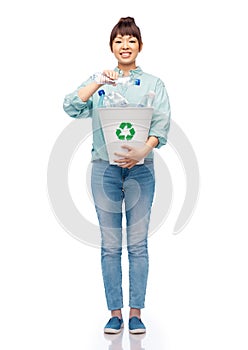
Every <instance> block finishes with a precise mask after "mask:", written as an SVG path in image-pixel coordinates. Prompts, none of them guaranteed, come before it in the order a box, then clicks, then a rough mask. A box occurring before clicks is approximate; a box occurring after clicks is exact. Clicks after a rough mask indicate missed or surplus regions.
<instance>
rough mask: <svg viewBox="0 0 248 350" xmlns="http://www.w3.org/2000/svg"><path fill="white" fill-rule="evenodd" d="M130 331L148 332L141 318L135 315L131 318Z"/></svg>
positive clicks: (133, 332) (135, 332) (137, 332)
mask: <svg viewBox="0 0 248 350" xmlns="http://www.w3.org/2000/svg"><path fill="white" fill-rule="evenodd" d="M129 332H130V333H132V334H142V333H145V332H146V327H145V325H144V323H143V322H142V321H141V319H140V318H138V317H136V316H134V317H131V318H130V319H129Z"/></svg>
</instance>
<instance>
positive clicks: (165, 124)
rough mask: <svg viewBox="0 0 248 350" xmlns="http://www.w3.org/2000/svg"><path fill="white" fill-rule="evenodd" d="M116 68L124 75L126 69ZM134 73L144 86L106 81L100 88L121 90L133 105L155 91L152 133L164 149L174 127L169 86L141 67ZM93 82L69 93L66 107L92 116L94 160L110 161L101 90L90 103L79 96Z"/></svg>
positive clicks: (75, 113) (75, 114)
mask: <svg viewBox="0 0 248 350" xmlns="http://www.w3.org/2000/svg"><path fill="white" fill-rule="evenodd" d="M115 70H116V71H118V73H119V75H122V71H121V70H119V68H115ZM130 76H131V78H134V79H140V86H137V85H131V86H121V84H119V85H117V86H112V85H107V84H106V85H104V87H99V90H100V89H104V91H105V93H106V95H107V94H108V93H109V92H111V91H116V92H119V93H120V94H121V95H122V96H124V97H125V98H126V99H127V101H128V102H129V103H130V104H131V105H137V104H138V103H139V102H140V100H141V99H142V97H143V96H144V95H145V94H147V93H149V92H150V91H154V92H155V98H154V101H153V105H152V107H153V108H154V110H153V115H152V120H151V125H150V130H149V134H148V135H149V136H156V137H157V138H158V140H159V143H158V145H157V148H160V147H162V146H163V145H165V144H166V142H167V134H168V131H169V128H170V114H171V113H170V103H169V98H168V94H167V91H166V88H165V85H164V83H163V82H162V80H161V79H159V78H158V77H155V76H153V75H151V74H147V73H144V72H143V71H142V69H141V68H140V67H137V68H136V69H134V70H131V71H130ZM91 82H93V80H92V78H89V79H88V80H86V81H85V82H83V83H82V84H81V85H80V86H79V87H78V88H77V89H76V90H75V91H73V92H72V93H70V94H68V95H66V96H65V99H64V104H63V108H64V110H65V112H66V113H67V114H68V115H69V116H70V117H73V118H89V117H90V118H92V129H93V148H92V160H96V159H102V160H106V161H108V153H107V149H106V145H105V141H104V136H103V131H102V128H101V122H100V119H99V113H98V110H97V106H98V101H99V95H98V92H97V91H96V93H94V94H93V95H92V96H91V97H90V98H89V100H88V101H87V102H83V101H82V100H81V99H80V97H79V96H78V90H79V89H81V88H82V87H84V86H86V85H88V84H89V83H91ZM152 157H153V153H152V152H151V153H150V154H149V155H148V156H147V158H152Z"/></svg>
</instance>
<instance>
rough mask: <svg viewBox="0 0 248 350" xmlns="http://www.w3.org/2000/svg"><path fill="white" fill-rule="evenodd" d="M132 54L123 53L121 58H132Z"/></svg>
mask: <svg viewBox="0 0 248 350" xmlns="http://www.w3.org/2000/svg"><path fill="white" fill-rule="evenodd" d="M131 54H132V53H131V52H121V53H120V55H121V57H123V58H128V57H130V56H131Z"/></svg>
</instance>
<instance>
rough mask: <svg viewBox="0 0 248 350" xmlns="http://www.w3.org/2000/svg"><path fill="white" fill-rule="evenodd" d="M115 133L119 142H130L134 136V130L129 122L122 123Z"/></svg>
mask: <svg viewBox="0 0 248 350" xmlns="http://www.w3.org/2000/svg"><path fill="white" fill-rule="evenodd" d="M115 133H116V136H117V137H118V139H119V140H127V141H130V140H132V138H133V137H134V135H135V129H134V127H133V125H132V124H131V123H130V122H122V123H121V124H120V125H119V128H118V129H116V132H115Z"/></svg>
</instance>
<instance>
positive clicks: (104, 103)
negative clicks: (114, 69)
mask: <svg viewBox="0 0 248 350" xmlns="http://www.w3.org/2000/svg"><path fill="white" fill-rule="evenodd" d="M98 95H99V100H98V105H97V107H98V108H103V107H111V101H110V99H109V97H108V96H106V95H105V91H104V90H99V91H98Z"/></svg>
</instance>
